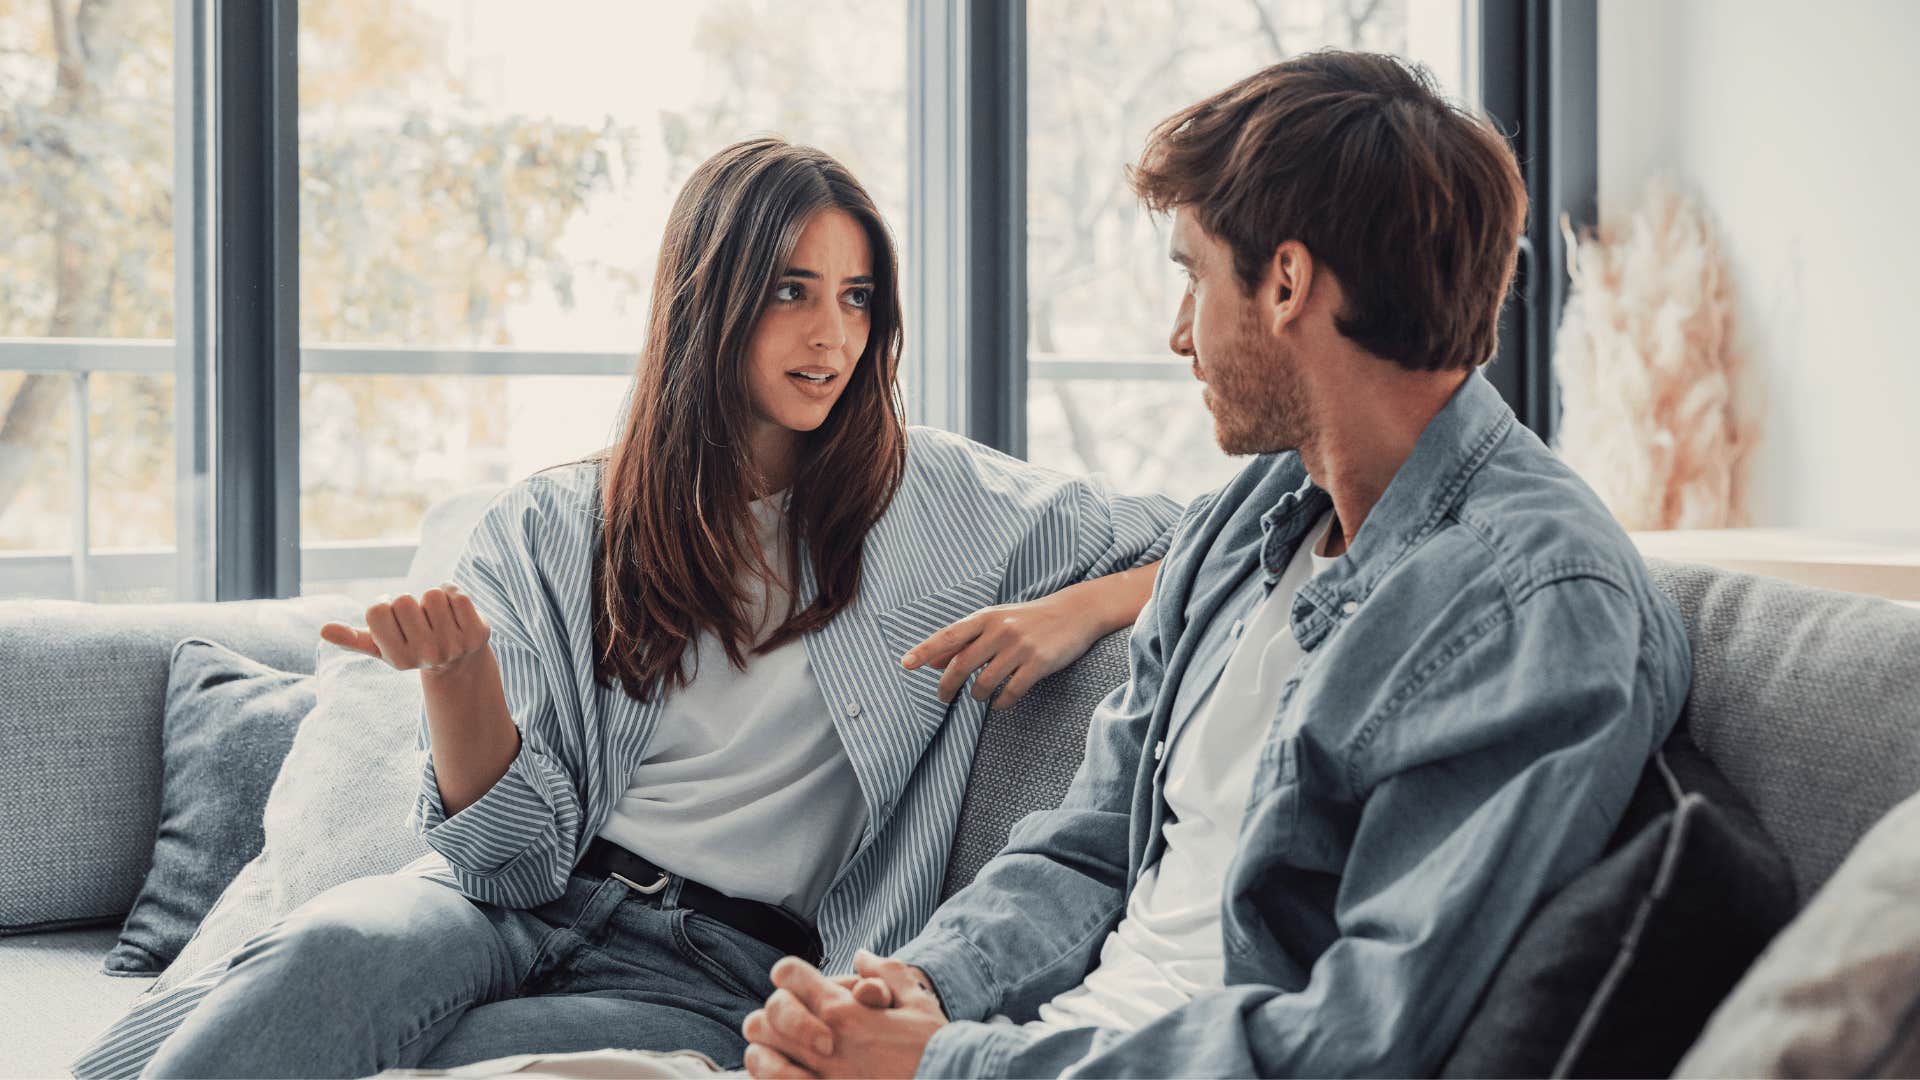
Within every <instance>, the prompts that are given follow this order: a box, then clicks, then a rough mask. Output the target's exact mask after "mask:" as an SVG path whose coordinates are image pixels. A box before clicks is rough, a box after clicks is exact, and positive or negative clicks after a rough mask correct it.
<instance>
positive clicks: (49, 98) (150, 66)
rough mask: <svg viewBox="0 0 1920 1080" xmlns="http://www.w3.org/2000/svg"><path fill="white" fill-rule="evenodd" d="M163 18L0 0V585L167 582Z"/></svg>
mask: <svg viewBox="0 0 1920 1080" xmlns="http://www.w3.org/2000/svg"><path fill="white" fill-rule="evenodd" d="M172 18H173V15H172V12H171V10H170V7H169V6H168V5H166V4H155V3H136V4H125V5H119V6H116V7H113V8H111V9H110V10H103V9H102V8H101V6H100V5H96V4H85V3H81V2H80V0H35V2H27V0H0V597H10V596H27V595H53V596H81V597H90V598H100V599H113V600H153V599H165V598H167V597H170V596H171V595H172V586H173V581H174V577H173V572H172V564H173V552H172V548H173V546H174V458H173V413H174V408H173V378H172V361H171V358H170V354H169V352H168V350H167V348H166V346H165V343H164V341H163V340H157V339H165V338H166V337H168V336H169V335H170V334H171V333H172V327H173V299H174V286H173V235H172V226H173V218H172V197H173V190H172V189H173V184H172V181H173V171H172V170H173V145H172V132H173V125H172V110H173V82H172V80H173V65H172V57H173V26H172Z"/></svg>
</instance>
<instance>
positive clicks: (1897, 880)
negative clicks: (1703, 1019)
mask: <svg viewBox="0 0 1920 1080" xmlns="http://www.w3.org/2000/svg"><path fill="white" fill-rule="evenodd" d="M1916 896H1920V795H1913V796H1910V797H1909V798H1908V799H1907V800H1906V801H1905V802H1903V803H1901V804H1900V805H1898V806H1896V807H1894V808H1893V810H1892V811H1891V812H1889V813H1888V814H1887V816H1886V817H1885V818H1883V819H1881V821H1880V823H1879V824H1877V825H1875V826H1874V827H1873V829H1872V831H1870V832H1868V833H1867V835H1866V837H1865V838H1864V839H1862V840H1861V841H1860V844H1859V846H1858V847H1856V848H1854V850H1853V852H1852V854H1850V855H1848V856H1847V859H1846V861H1845V862H1843V863H1841V864H1840V869H1839V870H1837V871H1836V872H1835V873H1834V875H1833V877H1832V878H1830V879H1829V880H1828V881H1827V883H1826V885H1825V886H1824V887H1822V888H1821V890H1820V891H1819V893H1817V894H1816V895H1815V896H1814V898H1813V902H1812V903H1810V904H1808V905H1807V907H1806V910H1804V911H1802V912H1801V913H1800V915H1799V917H1798V918H1796V919H1794V920H1793V922H1792V923H1790V924H1788V926H1787V928H1786V929H1785V930H1783V931H1781V932H1780V936H1779V937H1776V938H1775V939H1774V940H1773V943H1772V944H1770V945H1768V946H1767V950H1766V952H1764V953H1762V954H1761V955H1760V959H1759V960H1758V961H1757V962H1756V963H1755V964H1754V965H1753V968H1752V970H1750V971H1748V972H1747V974H1746V977H1745V978H1744V979H1742V980H1740V984H1739V985H1738V986H1735V987H1734V988H1733V993H1731V994H1729V995H1727V1000H1726V1001H1725V1002H1723V1003H1721V1005H1720V1008H1719V1011H1717V1012H1715V1013H1714V1014H1713V1019H1711V1020H1710V1021H1708V1023H1707V1030H1706V1032H1705V1033H1704V1034H1702V1035H1701V1036H1700V1040H1699V1041H1698V1042H1696V1043H1694V1045H1693V1048H1692V1049H1691V1050H1689V1051H1688V1052H1687V1056H1686V1057H1685V1058H1683V1059H1681V1061H1680V1067H1679V1069H1678V1070H1677V1071H1676V1072H1675V1074H1674V1075H1676V1076H1863V1077H1882V1076H1920V903H1915V902H1914V897H1916Z"/></svg>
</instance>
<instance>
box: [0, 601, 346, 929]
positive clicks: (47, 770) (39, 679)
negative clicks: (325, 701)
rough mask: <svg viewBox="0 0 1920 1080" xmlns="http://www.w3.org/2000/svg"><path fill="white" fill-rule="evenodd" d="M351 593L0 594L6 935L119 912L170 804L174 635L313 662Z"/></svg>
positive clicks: (0, 800)
mask: <svg viewBox="0 0 1920 1080" xmlns="http://www.w3.org/2000/svg"><path fill="white" fill-rule="evenodd" d="M363 610H364V607H363V606H362V605H360V604H357V603H355V602H353V601H351V600H349V599H347V598H346V597H344V596H312V597H302V598H300V599H297V600H247V601H236V602H232V603H224V604H196V603H183V604H129V605H115V604H83V603H78V602H74V601H67V600H11V601H7V602H4V603H0V868H4V870H5V873H0V934H5V933H9V932H17V931H20V930H24V929H27V928H47V929H51V928H52V927H53V926H56V925H64V924H73V923H84V922H89V921H97V920H100V919H104V918H111V917H116V916H119V915H122V914H124V913H125V912H126V910H127V909H128V908H129V907H130V906H132V904H133V898H134V895H135V894H136V893H138V892H139V890H140V882H141V881H142V880H143V879H144V878H145V877H146V874H147V862H148V857H149V856H150V855H151V854H152V852H153V837H154V826H155V824H156V822H157V821H158V819H159V813H160V728H161V720H162V713H163V712H164V708H163V703H164V702H165V700H166V687H167V666H168V663H169V660H170V658H171V656H172V654H173V646H174V643H175V642H176V641H178V640H180V639H181V638H185V637H196V636H198V637H211V638H213V639H214V640H217V641H219V642H221V643H223V644H225V645H227V646H229V647H230V648H232V649H233V650H234V651H236V652H239V653H241V654H242V655H245V656H250V657H252V658H254V659H256V660H259V661H260V662H261V663H263V664H267V665H269V666H272V667H277V668H279V669H281V670H283V671H298V672H311V671H312V670H313V657H314V649H315V647H316V646H317V645H319V644H320V626H321V624H322V623H325V622H328V621H330V620H334V619H358V618H359V616H360V614H361V613H362V611H363Z"/></svg>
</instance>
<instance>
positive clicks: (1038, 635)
mask: <svg viewBox="0 0 1920 1080" xmlns="http://www.w3.org/2000/svg"><path fill="white" fill-rule="evenodd" d="M1159 566H1160V562H1159V560H1157V559H1156V560H1154V561H1153V562H1150V563H1147V564H1146V565H1144V566H1136V567H1134V568H1133V569H1131V570H1122V571H1120V572H1118V573H1114V574H1108V575H1106V576H1105V577H1098V578H1094V579H1092V580H1090V581H1082V582H1079V583H1077V584H1073V585H1069V586H1067V587H1066V588H1064V589H1061V590H1060V591H1059V592H1056V593H1053V594H1051V595H1048V596H1043V597H1041V598H1039V599H1038V600H1029V601H1026V602H1025V603H1018V604H996V605H995V606H993V607H989V608H982V609H980V610H979V611H976V612H974V613H973V614H971V615H969V616H967V617H966V618H964V619H961V620H960V621H959V622H956V623H953V624H952V625H950V626H947V627H945V628H943V629H940V630H936V631H934V633H933V634H931V635H930V636H928V637H927V639H926V640H925V641H922V642H921V643H920V644H918V645H915V646H914V647H913V648H911V649H909V650H907V654H906V655H905V656H903V657H901V658H900V664H901V666H902V667H905V668H906V669H907V670H909V671H911V670H913V669H915V668H919V667H922V666H929V667H933V668H935V669H938V670H941V671H942V672H943V674H942V675H941V677H940V689H939V697H940V700H941V701H952V700H953V699H954V697H955V695H957V694H958V693H959V692H960V687H961V686H963V685H964V684H965V683H966V681H967V676H969V675H974V674H975V673H976V672H978V675H977V676H976V677H975V678H974V680H973V690H972V694H973V696H974V698H975V699H977V700H980V701H985V700H987V699H988V698H989V697H991V698H993V708H996V709H1004V708H1007V707H1008V706H1010V705H1013V704H1014V703H1015V702H1017V701H1019V700H1020V699H1021V698H1023V697H1025V696H1026V694H1027V691H1028V690H1030V689H1032V688H1033V684H1034V683H1037V682H1039V681H1040V680H1041V679H1044V678H1046V677H1047V676H1049V675H1051V674H1053V673H1054V672H1056V671H1059V670H1060V669H1061V668H1063V667H1066V666H1067V665H1068V664H1071V663H1073V662H1074V661H1075V660H1078V659H1079V658H1080V657H1081V656H1082V655H1083V654H1085V653H1086V651H1087V650H1088V649H1089V648H1092V647H1093V643H1094V642H1096V641H1098V640H1100V639H1101V638H1103V637H1105V636H1106V635H1108V634H1110V633H1112V632H1113V631H1115V630H1119V629H1122V628H1124V627H1128V626H1132V625H1133V621H1134V619H1136V618H1138V617H1139V615H1140V609H1141V608H1142V607H1144V606H1145V605H1146V602H1147V597H1148V596H1150V595H1151V594H1152V592H1153V575H1154V573H1155V572H1156V571H1157V570H1158V569H1159ZM996 689H997V690H998V691H999V693H998V694H997V695H996V694H995V693H994V691H995V690H996Z"/></svg>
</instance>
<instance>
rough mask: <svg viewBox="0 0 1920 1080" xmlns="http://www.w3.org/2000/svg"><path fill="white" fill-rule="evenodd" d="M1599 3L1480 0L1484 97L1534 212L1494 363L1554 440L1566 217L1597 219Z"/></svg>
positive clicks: (1513, 398) (1515, 398)
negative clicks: (1509, 148) (1555, 359)
mask: <svg viewBox="0 0 1920 1080" xmlns="http://www.w3.org/2000/svg"><path fill="white" fill-rule="evenodd" d="M1597 34H1598V22H1597V13H1596V10H1595V0H1481V25H1480V58H1481V72H1480V84H1481V104H1482V106H1483V107H1484V108H1485V109H1486V110H1487V112H1488V113H1489V114H1491V115H1492V116H1493V118H1494V120H1495V121H1496V122H1497V123H1498V124H1499V125H1500V128H1501V130H1503V131H1505V132H1506V133H1507V135H1508V137H1509V139H1510V140H1511V142H1512V144H1513V148H1514V153H1515V154H1516V155H1518V156H1519V158H1520V170H1521V174H1522V175H1523V176H1524V177H1525V178H1526V182H1527V198H1528V200H1529V202H1530V204H1531V212H1530V213H1529V214H1528V217H1527V232H1526V236H1525V238H1524V240H1523V242H1522V244H1521V250H1520V269H1519V273H1518V274H1517V275H1516V278H1515V281H1514V294H1513V296H1512V298H1511V299H1510V300H1509V301H1508V304H1507V308H1506V310H1505V311H1504V312H1503V313H1502V315H1501V320H1500V351H1499V354H1498V356H1497V357H1496V358H1495V360H1494V362H1493V365H1492V366H1491V367H1490V368H1489V369H1488V370H1487V376H1488V378H1489V379H1490V380H1491V381H1492V382H1493V384H1494V385H1495V386H1496V387H1498V388H1499V389H1500V392H1501V394H1502V395H1503V396H1505V397H1506V399H1507V402H1508V404H1510V405H1512V406H1513V409H1514V412H1515V413H1517V414H1519V417H1520V420H1521V422H1522V423H1525V424H1526V425H1527V426H1528V427H1530V428H1532V429H1533V430H1534V431H1535V432H1536V433H1538V434H1539V435H1540V437H1541V438H1543V439H1548V440H1551V439H1552V438H1553V429H1554V421H1555V419H1556V414H1557V411H1558V408H1557V397H1556V395H1555V393H1554V382H1553V362H1552V361H1553V343H1554V335H1555V334H1556V333H1557V332H1558V330H1559V326H1560V316H1561V312H1562V310H1563V309H1564V307H1565V305H1566V295H1567V246H1566V240H1565V239H1564V238H1563V237H1562V235H1561V232H1560V219H1561V217H1562V216H1563V215H1564V216H1565V217H1566V218H1567V219H1568V221H1569V223H1570V224H1571V225H1572V226H1573V227H1574V228H1575V229H1576V230H1578V229H1581V228H1586V227H1590V226H1592V225H1593V224H1594V223H1595V221H1596V219H1597V199H1596V195H1597V188H1598V175H1599V160H1598V159H1599V155H1598V152H1597V149H1596V143H1595V140H1596V134H1595V132H1596V129H1597V119H1596V107H1597V100H1598V96H1597V87H1596V78H1597V64H1596V53H1595V49H1596V46H1595V39H1596V37H1597Z"/></svg>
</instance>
